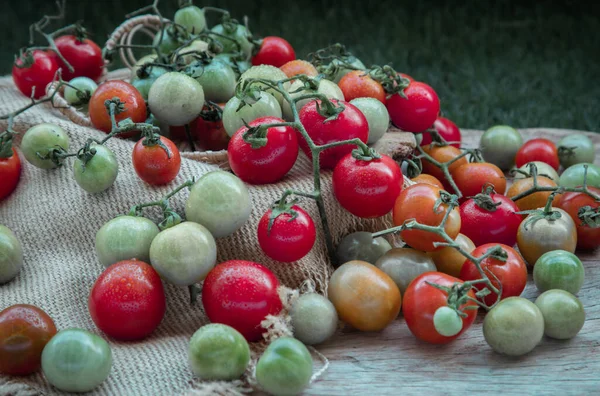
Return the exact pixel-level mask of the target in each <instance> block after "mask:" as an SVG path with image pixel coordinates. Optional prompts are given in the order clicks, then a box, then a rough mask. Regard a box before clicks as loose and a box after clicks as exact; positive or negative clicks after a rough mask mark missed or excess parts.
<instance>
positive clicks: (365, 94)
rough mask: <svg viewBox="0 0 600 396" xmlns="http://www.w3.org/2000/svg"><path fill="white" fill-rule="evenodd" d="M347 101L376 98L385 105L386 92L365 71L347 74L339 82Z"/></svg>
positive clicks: (354, 71)
mask: <svg viewBox="0 0 600 396" xmlns="http://www.w3.org/2000/svg"><path fill="white" fill-rule="evenodd" d="M338 86H339V87H340V89H341V90H342V93H343V94H344V98H345V99H346V101H348V102H349V101H351V100H352V99H356V98H375V99H377V100H378V101H380V102H381V103H383V104H385V90H384V89H383V86H382V85H381V84H380V83H378V82H377V81H375V80H374V79H373V78H372V77H371V76H370V75H369V74H368V73H367V72H366V71H364V70H353V71H351V72H349V73H346V75H345V76H344V77H342V79H341V80H340V81H339V82H338Z"/></svg>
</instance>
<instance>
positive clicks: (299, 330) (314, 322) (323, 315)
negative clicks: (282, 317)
mask: <svg viewBox="0 0 600 396" xmlns="http://www.w3.org/2000/svg"><path fill="white" fill-rule="evenodd" d="M290 316H291V318H292V327H293V329H294V337H295V338H297V339H298V340H300V341H302V342H303V343H304V344H306V345H316V344H320V343H322V342H324V341H326V340H327V339H329V338H330V337H331V336H332V335H333V333H335V331H336V329H337V326H338V315H337V312H336V310H335V307H334V306H333V304H332V303H331V301H329V300H328V299H326V298H325V297H323V296H322V295H320V294H317V293H308V294H304V295H302V296H300V298H298V300H296V302H295V303H294V305H293V306H292V310H291V312H290Z"/></svg>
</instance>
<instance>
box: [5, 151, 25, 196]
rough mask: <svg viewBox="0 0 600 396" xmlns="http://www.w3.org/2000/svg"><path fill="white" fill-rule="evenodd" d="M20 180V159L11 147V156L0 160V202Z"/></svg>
mask: <svg viewBox="0 0 600 396" xmlns="http://www.w3.org/2000/svg"><path fill="white" fill-rule="evenodd" d="M20 178H21V159H20V158H19V154H18V153H17V150H16V149H15V148H14V147H13V149H12V156H10V157H8V158H0V179H2V183H0V201H2V200H3V199H5V198H7V197H8V196H9V195H10V194H11V193H12V192H13V191H14V190H15V189H16V188H17V185H18V184H19V179H20Z"/></svg>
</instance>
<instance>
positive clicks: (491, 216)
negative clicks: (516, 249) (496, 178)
mask: <svg viewBox="0 0 600 396" xmlns="http://www.w3.org/2000/svg"><path fill="white" fill-rule="evenodd" d="M497 204H500V205H498V206H496V205H497ZM518 211H519V208H518V207H517V205H516V204H515V203H514V202H513V201H512V200H511V199H510V198H507V197H505V196H504V195H502V194H490V195H488V197H487V198H483V197H477V198H475V199H473V198H471V199H469V200H467V201H466V202H464V203H463V204H462V205H460V218H461V222H462V223H461V228H460V232H461V233H463V234H465V235H466V236H468V237H469V238H470V239H471V240H472V241H473V243H474V244H475V246H480V245H484V244H486V243H494V242H495V243H502V244H504V245H508V246H514V244H515V243H517V231H518V230H519V225H520V224H521V221H522V220H523V217H522V216H521V215H519V214H517V213H516V212H518Z"/></svg>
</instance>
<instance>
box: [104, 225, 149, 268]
mask: <svg viewBox="0 0 600 396" xmlns="http://www.w3.org/2000/svg"><path fill="white" fill-rule="evenodd" d="M159 232H160V230H159V229H158V227H157V226H156V224H154V223H153V222H152V221H151V220H148V219H147V218H145V217H137V216H119V217H115V218H114V219H112V220H110V221H108V222H107V223H105V224H104V225H103V226H102V227H100V229H99V230H98V232H97V233H96V255H97V256H98V260H99V261H100V263H102V265H104V266H105V267H108V266H110V265H112V264H114V263H118V262H119V261H123V260H131V259H138V260H141V261H143V262H145V263H149V262H150V245H151V244H152V241H153V240H154V237H156V236H157V235H158V233H159Z"/></svg>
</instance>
